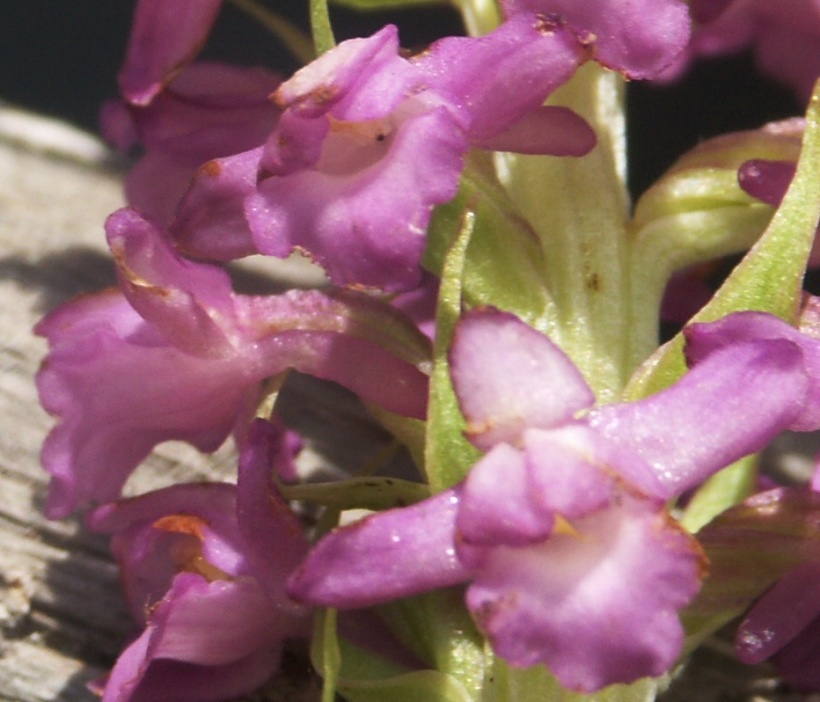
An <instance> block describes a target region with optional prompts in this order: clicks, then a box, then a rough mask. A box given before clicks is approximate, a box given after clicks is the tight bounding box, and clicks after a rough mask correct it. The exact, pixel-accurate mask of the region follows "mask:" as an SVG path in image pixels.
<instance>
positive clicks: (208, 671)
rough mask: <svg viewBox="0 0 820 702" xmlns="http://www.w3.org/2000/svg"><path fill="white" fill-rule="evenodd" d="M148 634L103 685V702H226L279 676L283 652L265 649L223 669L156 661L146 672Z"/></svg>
mask: <svg viewBox="0 0 820 702" xmlns="http://www.w3.org/2000/svg"><path fill="white" fill-rule="evenodd" d="M149 637H150V634H149V632H145V633H144V634H143V635H142V636H141V637H140V638H139V639H137V640H136V641H135V642H134V643H132V644H131V645H130V646H129V647H128V648H127V649H126V650H125V651H124V652H123V653H122V654H121V655H120V657H119V659H118V660H117V663H116V665H115V667H114V669H113V670H112V671H111V674H110V675H109V676H108V678H107V679H106V680H105V681H103V682H104V684H105V691H104V693H103V696H102V702H223V701H224V700H226V699H234V698H235V697H238V696H240V695H243V694H247V693H250V692H252V691H253V690H255V689H257V688H258V687H260V686H261V685H263V684H264V683H265V681H266V680H267V679H268V678H270V676H271V675H272V674H273V673H274V672H276V669H277V668H278V666H279V652H278V651H276V650H266V649H264V648H261V649H259V650H257V651H255V652H254V653H253V654H252V655H250V656H247V657H246V658H243V659H240V660H238V661H234V662H231V663H227V664H225V665H222V666H201V665H197V664H195V663H185V662H183V661H174V660H169V659H154V660H152V661H151V662H150V665H148V666H147V668H146V659H145V654H144V647H145V645H146V641H147V640H148V639H149Z"/></svg>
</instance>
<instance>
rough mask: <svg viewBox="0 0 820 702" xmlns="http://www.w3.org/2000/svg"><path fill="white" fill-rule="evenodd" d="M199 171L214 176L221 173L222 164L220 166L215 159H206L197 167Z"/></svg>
mask: <svg viewBox="0 0 820 702" xmlns="http://www.w3.org/2000/svg"><path fill="white" fill-rule="evenodd" d="M199 172H200V174H201V175H204V176H209V177H210V178H216V177H217V176H218V175H219V174H220V173H222V166H220V165H219V163H218V162H217V161H208V162H207V163H204V164H202V165H201V166H200V167H199Z"/></svg>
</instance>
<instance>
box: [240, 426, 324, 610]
mask: <svg viewBox="0 0 820 702" xmlns="http://www.w3.org/2000/svg"><path fill="white" fill-rule="evenodd" d="M286 440H287V436H286V433H285V429H284V427H282V426H278V427H274V426H273V425H271V424H270V423H269V422H266V421H264V420H262V419H257V420H255V421H254V422H253V423H252V424H251V428H250V433H249V435H248V438H247V441H246V444H245V447H244V449H243V451H242V454H241V456H240V459H239V480H238V483H237V519H238V524H239V530H240V532H241V533H242V536H243V537H244V539H245V543H246V544H247V545H248V549H247V551H248V563H249V567H250V568H252V572H253V574H254V576H255V578H256V579H257V580H258V581H259V582H260V583H262V585H263V586H264V589H265V591H266V592H267V594H268V596H269V597H271V598H272V599H274V600H275V601H277V602H278V603H279V606H281V603H284V602H286V601H287V596H286V595H285V578H284V577H283V576H284V575H285V574H287V573H290V572H292V571H293V570H295V568H296V566H297V565H298V564H299V562H300V561H301V560H302V559H303V558H304V557H305V555H306V554H307V552H308V542H307V538H306V536H305V533H304V530H303V528H302V525H301V523H300V521H299V518H298V517H297V516H296V515H295V514H294V513H293V512H291V511H290V509H289V508H288V506H287V504H286V503H285V501H284V499H283V498H282V496H281V495H280V494H279V493H278V492H277V491H276V488H275V486H274V484H273V481H272V476H273V474H274V469H275V468H276V466H274V461H275V460H276V459H277V458H278V459H279V460H281V459H282V454H283V453H284V452H285V451H287V447H286V446H284V444H285V442H286Z"/></svg>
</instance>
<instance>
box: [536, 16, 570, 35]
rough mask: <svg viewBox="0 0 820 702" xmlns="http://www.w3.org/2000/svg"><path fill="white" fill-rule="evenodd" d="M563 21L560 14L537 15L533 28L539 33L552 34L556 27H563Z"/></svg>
mask: <svg viewBox="0 0 820 702" xmlns="http://www.w3.org/2000/svg"><path fill="white" fill-rule="evenodd" d="M563 25H564V21H563V20H562V19H561V16H560V15H557V14H554V13H547V14H543V15H537V16H536V18H535V24H534V25H533V29H535V31H536V32H540V33H541V34H552V33H553V32H554V31H555V30H556V29H560V28H561V27H563Z"/></svg>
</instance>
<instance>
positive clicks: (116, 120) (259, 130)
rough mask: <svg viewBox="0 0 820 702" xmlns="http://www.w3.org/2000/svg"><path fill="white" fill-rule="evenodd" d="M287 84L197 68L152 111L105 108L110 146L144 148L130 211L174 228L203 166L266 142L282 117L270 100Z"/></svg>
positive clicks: (232, 70) (130, 182) (260, 73)
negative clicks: (174, 219)
mask: <svg viewBox="0 0 820 702" xmlns="http://www.w3.org/2000/svg"><path fill="white" fill-rule="evenodd" d="M280 83H281V79H280V78H279V77H278V76H277V75H275V74H274V73H271V72H269V71H266V70H265V69H262V68H240V67H236V66H229V65H227V64H221V63H208V62H202V63H193V64H191V65H189V66H187V67H185V68H184V69H183V70H182V71H181V72H180V73H179V74H178V75H176V76H175V77H174V78H173V80H171V82H170V83H169V84H168V85H167V86H166V87H165V89H164V90H163V91H162V92H161V93H159V94H158V95H157V96H156V97H155V98H154V99H153V100H152V101H151V102H150V104H148V105H132V104H129V103H128V102H127V101H125V102H123V101H119V100H116V101H111V102H108V103H106V104H105V105H104V106H103V110H102V113H101V122H102V130H103V134H104V136H105V137H106V139H108V140H109V141H110V142H111V143H113V144H114V146H116V147H117V148H118V149H119V150H121V151H127V150H129V149H130V148H131V147H132V146H133V145H134V144H135V143H139V145H140V146H142V147H144V149H145V154H144V155H143V156H142V157H141V158H140V160H139V162H138V163H137V164H136V165H135V166H134V167H133V168H132V169H131V170H130V171H129V173H128V176H127V178H126V183H125V193H126V197H127V199H128V202H129V204H130V205H132V206H133V207H135V208H136V209H138V210H139V211H140V212H142V213H143V214H145V215H147V216H149V217H152V218H154V219H158V220H160V221H164V222H167V221H169V220H170V219H171V217H172V215H173V214H174V211H175V210H176V206H177V204H178V203H179V200H180V199H181V197H182V195H183V194H184V193H185V190H186V189H187V188H188V185H189V183H190V181H191V179H192V178H193V176H194V174H195V172H196V169H197V168H198V167H199V166H201V165H202V164H203V163H205V162H206V161H210V160H211V159H214V158H219V157H221V156H228V155H231V154H235V153H238V152H240V151H246V150H248V149H252V148H254V147H257V146H261V145H262V144H264V143H265V140H266V139H267V138H268V135H269V134H270V132H271V130H272V129H273V127H274V125H275V124H276V120H277V118H278V116H279V110H278V109H277V108H276V106H275V105H273V104H272V103H271V102H270V100H268V96H269V95H270V94H271V93H272V92H273V91H274V90H276V88H277V87H278V86H279V84H280Z"/></svg>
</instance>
